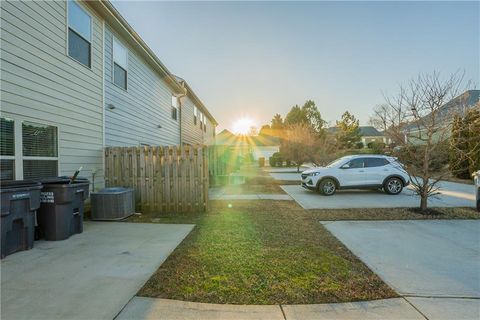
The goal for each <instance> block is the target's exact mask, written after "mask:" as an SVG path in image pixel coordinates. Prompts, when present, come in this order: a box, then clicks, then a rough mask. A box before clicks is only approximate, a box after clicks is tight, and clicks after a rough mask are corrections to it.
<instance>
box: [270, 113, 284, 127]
mask: <svg viewBox="0 0 480 320" xmlns="http://www.w3.org/2000/svg"><path fill="white" fill-rule="evenodd" d="M283 128H284V123H283V119H282V116H281V115H280V114H278V113H277V114H275V115H274V116H273V119H272V125H271V126H270V129H272V130H283Z"/></svg>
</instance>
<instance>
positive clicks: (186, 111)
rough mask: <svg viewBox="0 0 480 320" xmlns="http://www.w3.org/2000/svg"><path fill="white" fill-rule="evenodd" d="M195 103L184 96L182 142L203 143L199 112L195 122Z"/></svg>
mask: <svg viewBox="0 0 480 320" xmlns="http://www.w3.org/2000/svg"><path fill="white" fill-rule="evenodd" d="M194 107H195V104H194V103H193V101H192V100H191V99H190V97H188V96H186V97H183V98H182V107H181V109H182V143H185V144H191V145H195V144H203V134H204V133H203V131H202V130H201V129H200V116H199V112H200V110H198V111H197V112H198V113H197V124H194V123H193V110H194Z"/></svg>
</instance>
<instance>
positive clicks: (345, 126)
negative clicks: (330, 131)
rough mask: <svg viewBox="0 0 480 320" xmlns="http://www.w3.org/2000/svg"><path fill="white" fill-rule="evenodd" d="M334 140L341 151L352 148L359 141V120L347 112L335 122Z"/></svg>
mask: <svg viewBox="0 0 480 320" xmlns="http://www.w3.org/2000/svg"><path fill="white" fill-rule="evenodd" d="M336 138H337V143H338V146H339V148H342V149H349V148H353V147H355V146H356V144H357V143H358V142H359V141H360V140H361V135H360V123H359V120H357V119H356V118H355V116H354V115H353V114H351V113H350V112H348V111H345V112H344V113H343V115H342V119H341V120H340V121H337V133H336Z"/></svg>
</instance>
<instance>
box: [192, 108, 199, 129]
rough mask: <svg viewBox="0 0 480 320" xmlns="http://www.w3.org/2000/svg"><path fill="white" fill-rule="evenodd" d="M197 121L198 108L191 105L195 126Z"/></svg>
mask: <svg viewBox="0 0 480 320" xmlns="http://www.w3.org/2000/svg"><path fill="white" fill-rule="evenodd" d="M197 122H198V108H197V106H193V124H194V125H195V126H196V125H197Z"/></svg>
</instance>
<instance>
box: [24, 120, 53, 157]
mask: <svg viewBox="0 0 480 320" xmlns="http://www.w3.org/2000/svg"><path fill="white" fill-rule="evenodd" d="M22 136H23V156H26V157H56V156H57V128H56V127H53V126H47V125H41V124H36V123H31V122H24V123H23V124H22Z"/></svg>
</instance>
